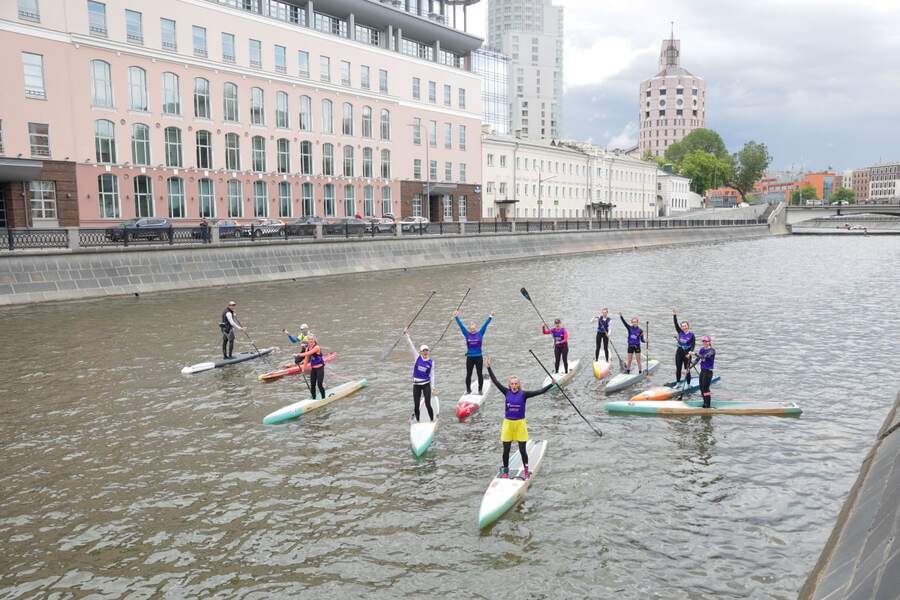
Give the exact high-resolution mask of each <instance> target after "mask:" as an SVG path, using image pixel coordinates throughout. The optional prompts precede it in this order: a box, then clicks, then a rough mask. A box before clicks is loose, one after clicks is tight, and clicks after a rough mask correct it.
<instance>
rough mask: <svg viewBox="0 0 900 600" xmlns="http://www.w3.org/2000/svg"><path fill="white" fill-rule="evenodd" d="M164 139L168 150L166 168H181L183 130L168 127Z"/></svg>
mask: <svg viewBox="0 0 900 600" xmlns="http://www.w3.org/2000/svg"><path fill="white" fill-rule="evenodd" d="M164 138H165V149H166V166H167V167H181V166H182V162H181V130H180V129H178V128H177V127H166V129H165V132H164Z"/></svg>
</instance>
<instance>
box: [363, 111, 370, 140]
mask: <svg viewBox="0 0 900 600" xmlns="http://www.w3.org/2000/svg"><path fill="white" fill-rule="evenodd" d="M362 136H363V137H364V138H371V137H372V107H371V106H363V107H362Z"/></svg>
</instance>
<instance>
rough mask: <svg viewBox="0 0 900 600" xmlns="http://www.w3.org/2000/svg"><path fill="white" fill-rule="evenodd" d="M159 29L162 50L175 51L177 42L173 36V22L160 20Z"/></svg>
mask: <svg viewBox="0 0 900 600" xmlns="http://www.w3.org/2000/svg"><path fill="white" fill-rule="evenodd" d="M159 29H160V35H161V38H162V47H163V50H172V51H173V52H174V51H175V50H177V49H178V42H177V37H176V35H175V21H173V20H172V19H160V20H159Z"/></svg>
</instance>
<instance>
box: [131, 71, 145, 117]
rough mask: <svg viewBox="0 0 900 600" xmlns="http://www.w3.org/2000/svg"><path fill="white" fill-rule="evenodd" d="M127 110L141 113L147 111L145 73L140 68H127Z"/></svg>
mask: <svg viewBox="0 0 900 600" xmlns="http://www.w3.org/2000/svg"><path fill="white" fill-rule="evenodd" d="M128 108H129V110H138V111H142V112H146V111H147V110H148V109H149V103H148V101H147V71H145V70H144V69H142V68H140V67H128Z"/></svg>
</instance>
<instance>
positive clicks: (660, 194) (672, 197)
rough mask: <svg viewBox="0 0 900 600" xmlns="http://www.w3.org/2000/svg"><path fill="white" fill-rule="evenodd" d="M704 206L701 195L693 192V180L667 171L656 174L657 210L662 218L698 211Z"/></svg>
mask: <svg viewBox="0 0 900 600" xmlns="http://www.w3.org/2000/svg"><path fill="white" fill-rule="evenodd" d="M701 204H702V198H701V197H700V195H699V194H695V193H694V192H692V191H691V180H690V179H689V178H687V177H683V176H681V175H675V174H674V173H669V172H667V171H659V170H658V171H657V172H656V209H657V213H656V214H657V215H658V216H660V217H670V216H672V215H673V214H675V213H680V212H687V211H689V210H697V209H698V208H700V206H701Z"/></svg>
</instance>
